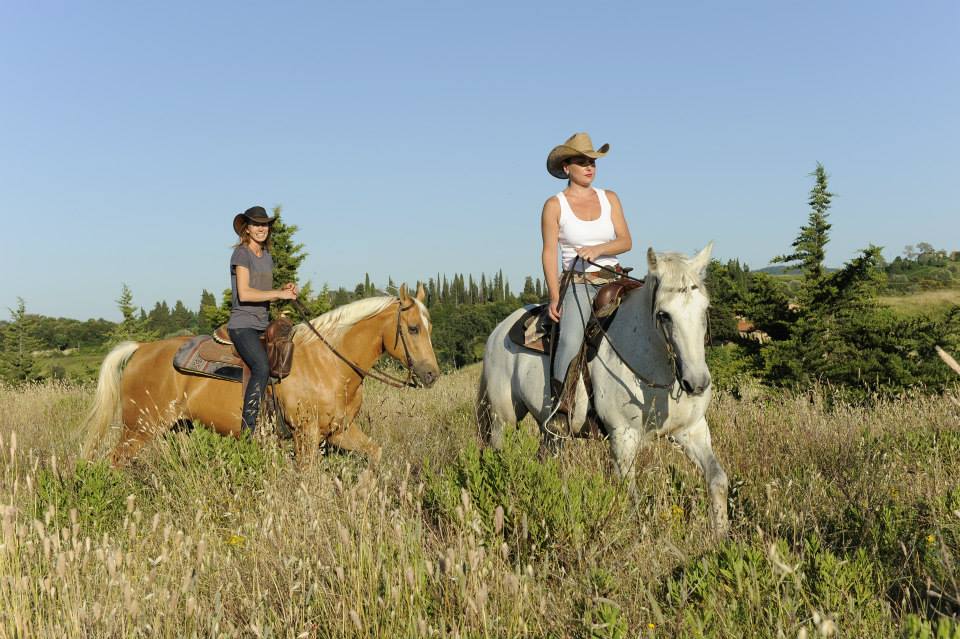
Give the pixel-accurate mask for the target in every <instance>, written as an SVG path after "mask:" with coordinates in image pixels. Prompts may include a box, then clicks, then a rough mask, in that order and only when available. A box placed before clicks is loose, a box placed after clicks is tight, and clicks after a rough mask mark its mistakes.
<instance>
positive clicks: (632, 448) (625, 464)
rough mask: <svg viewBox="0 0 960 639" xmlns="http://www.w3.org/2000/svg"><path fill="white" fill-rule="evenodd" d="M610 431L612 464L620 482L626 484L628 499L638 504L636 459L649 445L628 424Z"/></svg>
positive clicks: (612, 428)
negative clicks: (628, 493) (628, 492)
mask: <svg viewBox="0 0 960 639" xmlns="http://www.w3.org/2000/svg"><path fill="white" fill-rule="evenodd" d="M607 427H608V428H609V429H610V452H611V453H612V454H613V464H614V467H615V468H616V470H617V475H618V476H619V477H620V480H621V481H623V482H626V484H627V490H629V491H630V497H631V498H633V502H634V504H635V505H636V504H638V503H639V500H638V497H639V495H638V494H637V457H638V456H639V454H640V450H641V449H643V448H646V447H648V446H649V445H650V442H649V441H646V438H644V437H643V434H642V433H641V432H640V431H639V430H638V429H636V428H634V427H632V426H630V425H629V424H626V423H624V424H621V425H619V426H611V425H609V424H607Z"/></svg>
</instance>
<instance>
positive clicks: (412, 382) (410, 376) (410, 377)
mask: <svg viewBox="0 0 960 639" xmlns="http://www.w3.org/2000/svg"><path fill="white" fill-rule="evenodd" d="M291 303H292V304H293V306H294V307H295V308H296V309H297V311H299V313H300V314H301V315H302V316H303V318H304V324H306V325H307V326H309V327H310V330H311V331H313V334H314V335H316V336H317V339H319V340H320V341H321V342H323V343H324V344H326V346H327V348H329V349H330V350H331V351H333V354H334V355H336V356H337V357H339V358H340V359H341V360H342V361H343V363H345V364H346V365H347V366H349V367H350V368H351V369H352V370H353V372H355V373H356V374H357V375H359V376H360V381H361V382H363V380H364V379H365V378H367V377H372V378H373V379H375V380H377V381H378V382H383V383H384V384H386V385H388V386H393V387H394V388H408V387H411V386H416V385H417V383H416V378H415V373H414V372H413V360H412V359H411V358H410V349H409V348H408V346H407V338H406V336H405V335H404V333H403V330H402V327H401V325H400V323H401V322H400V320H401V317H400V314H401V313H403V311H407V310H410V309H411V308H413V305H414V303H413V302H411V303H410V304H408V305H407V306H404V305H403V302H402V301H400V299H399V298H398V299H397V333H396V335H395V336H394V338H393V340H394V341H393V347H394V348H396V347H397V342H400V343H402V344H403V356H404V359H405V360H406V361H405V362H404V363H403V364H404V368H405V369H406V370H407V378H406V379H405V380H404V379H400V378H398V377H394V376H392V375H390V374H388V373H383V372H380V371H377V370H374V369H373V368H370V369H369V370H364V369H362V368H361V367H360V366H358V365H357V364H355V363H354V362H352V361H351V360H350V359H349V358H348V357H347V356H346V355H344V354H343V353H341V352H340V351H338V350H337V348H336V347H335V346H334V345H333V344H331V343H330V342H329V341H327V339H326V338H324V336H323V335H321V334H320V331H318V330H317V329H316V327H315V326H314V325H313V323H312V322H311V321H310V312H309V311H308V310H307V308H306V306H304V305H303V302H301V301H300V300H299V299H295V300H291Z"/></svg>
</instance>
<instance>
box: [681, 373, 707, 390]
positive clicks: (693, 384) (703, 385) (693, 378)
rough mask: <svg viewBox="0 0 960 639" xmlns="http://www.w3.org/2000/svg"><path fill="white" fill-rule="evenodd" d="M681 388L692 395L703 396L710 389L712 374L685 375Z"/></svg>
mask: <svg viewBox="0 0 960 639" xmlns="http://www.w3.org/2000/svg"><path fill="white" fill-rule="evenodd" d="M680 386H681V388H683V390H684V392H686V393H688V394H690V395H703V394H704V393H705V392H707V389H708V388H710V373H707V374H705V375H684V376H683V377H681V378H680Z"/></svg>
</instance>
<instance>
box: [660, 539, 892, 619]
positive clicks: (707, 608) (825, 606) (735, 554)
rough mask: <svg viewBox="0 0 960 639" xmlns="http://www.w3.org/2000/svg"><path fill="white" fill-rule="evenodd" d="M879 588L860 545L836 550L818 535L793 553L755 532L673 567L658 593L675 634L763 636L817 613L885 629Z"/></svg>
mask: <svg viewBox="0 0 960 639" xmlns="http://www.w3.org/2000/svg"><path fill="white" fill-rule="evenodd" d="M763 545H766V549H764V548H763ZM883 594H884V591H883V581H882V579H881V577H880V570H879V569H878V567H877V566H876V565H875V564H874V563H873V561H872V560H871V558H870V557H869V555H868V554H867V553H865V552H858V553H854V554H852V555H847V556H839V555H836V554H834V553H833V552H831V551H830V550H828V549H826V548H824V547H823V546H822V544H821V543H820V542H819V541H816V540H812V541H811V540H808V542H807V543H806V544H805V545H804V546H803V548H802V549H801V551H800V552H793V551H791V550H790V549H789V547H788V545H787V544H786V543H785V542H784V541H782V540H775V541H774V542H772V543H771V542H769V541H765V540H763V539H762V538H756V539H754V540H753V542H752V543H747V542H734V541H731V542H727V543H726V544H724V545H722V546H720V547H718V548H717V549H715V550H713V551H711V552H709V553H707V554H705V555H703V556H701V557H700V558H699V559H696V560H694V561H691V562H689V563H688V564H686V565H685V566H682V567H681V568H679V569H677V570H676V571H675V572H674V573H673V574H672V575H670V576H669V577H667V578H666V579H665V581H664V582H663V584H662V587H661V589H660V592H659V595H658V598H659V607H660V609H661V611H662V615H663V617H664V618H665V619H671V618H672V619H674V620H675V621H674V623H675V624H676V627H674V628H672V631H673V634H674V636H694V637H713V636H742V637H767V636H773V635H774V634H775V629H781V630H782V631H784V632H786V633H787V634H788V635H789V636H793V635H794V634H795V633H796V629H797V628H798V627H800V626H807V624H810V623H812V625H813V626H816V625H817V623H819V622H817V621H815V620H816V619H821V620H824V619H832V620H834V621H835V623H836V624H837V625H838V626H839V627H841V628H844V629H845V630H846V631H848V632H849V633H850V636H884V634H883V633H884V631H886V630H888V625H889V619H890V612H889V609H888V607H887V606H886V604H885V603H884V602H883ZM812 629H813V628H811V630H812ZM871 633H874V634H871Z"/></svg>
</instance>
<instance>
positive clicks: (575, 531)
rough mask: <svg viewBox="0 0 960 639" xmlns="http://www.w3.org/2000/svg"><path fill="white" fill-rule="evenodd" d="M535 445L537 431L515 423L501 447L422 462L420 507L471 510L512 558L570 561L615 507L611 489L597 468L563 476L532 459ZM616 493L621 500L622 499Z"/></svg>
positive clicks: (449, 512)
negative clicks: (446, 462) (438, 465)
mask: <svg viewBox="0 0 960 639" xmlns="http://www.w3.org/2000/svg"><path fill="white" fill-rule="evenodd" d="M538 446H539V440H538V438H537V437H535V436H534V435H532V434H529V433H526V432H525V431H523V430H522V429H518V430H516V431H514V432H510V433H507V435H506V438H505V442H504V447H503V450H502V451H495V450H493V449H489V448H485V449H480V448H479V446H478V445H477V444H476V443H471V444H470V445H469V446H468V447H467V448H466V449H465V450H464V451H463V452H461V453H460V455H459V456H458V457H457V458H456V460H455V461H454V462H453V464H452V465H450V466H449V467H446V468H443V469H439V470H433V469H432V468H430V467H429V466H427V467H426V468H425V471H424V474H425V477H426V482H425V484H426V489H425V494H424V503H425V507H426V510H427V512H428V513H429V514H430V515H431V516H432V517H433V518H434V520H435V521H437V522H450V523H451V524H456V523H458V522H463V521H464V519H465V518H467V517H469V515H470V512H469V511H473V512H475V513H476V515H477V517H476V521H477V524H478V525H479V527H480V528H481V529H482V530H483V531H484V532H485V534H486V535H488V537H490V538H500V537H502V538H503V539H504V540H505V541H506V543H507V544H508V545H509V546H510V548H511V552H512V553H513V554H514V555H515V556H516V557H518V558H523V559H527V558H531V557H541V558H542V557H547V556H549V557H556V558H559V559H561V560H573V556H575V553H576V552H577V551H578V550H580V549H582V547H583V546H584V544H585V543H587V542H588V540H590V539H591V538H592V536H593V534H594V532H595V531H596V530H597V527H598V526H600V525H602V523H603V522H604V521H605V519H606V518H607V515H608V514H609V513H610V512H611V509H613V508H616V507H618V504H617V503H615V501H616V498H617V495H618V490H617V487H616V485H614V484H612V483H611V482H610V481H609V480H608V479H607V478H606V477H605V476H604V475H603V474H602V473H599V472H592V471H585V470H584V469H583V468H577V469H576V470H575V471H574V472H571V473H569V474H565V473H563V472H562V469H561V466H560V464H559V462H558V461H557V460H555V459H547V460H545V461H542V462H541V461H538V460H537V455H536V453H537V448H538ZM624 492H625V491H620V493H621V500H620V502H621V503H622V502H628V501H629V500H628V499H627V497H626V495H625V494H623V493H624ZM498 508H502V511H503V514H502V517H501V516H500V515H498V514H497V509H498Z"/></svg>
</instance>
